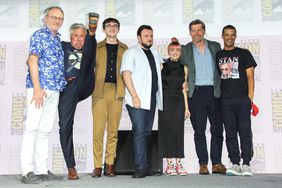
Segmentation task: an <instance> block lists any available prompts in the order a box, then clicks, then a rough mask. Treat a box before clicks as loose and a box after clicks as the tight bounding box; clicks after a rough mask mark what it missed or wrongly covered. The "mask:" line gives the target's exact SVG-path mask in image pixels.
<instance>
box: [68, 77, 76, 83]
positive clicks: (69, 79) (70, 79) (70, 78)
mask: <svg viewBox="0 0 282 188" xmlns="http://www.w3.org/2000/svg"><path fill="white" fill-rule="evenodd" d="M74 79H76V77H75V76H73V77H69V78H67V79H66V80H67V81H68V82H70V81H73V80H74Z"/></svg>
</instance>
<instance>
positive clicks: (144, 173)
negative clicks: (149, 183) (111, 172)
mask: <svg viewBox="0 0 282 188" xmlns="http://www.w3.org/2000/svg"><path fill="white" fill-rule="evenodd" d="M145 177H146V172H140V171H136V172H135V173H134V174H133V176H132V178H145Z"/></svg>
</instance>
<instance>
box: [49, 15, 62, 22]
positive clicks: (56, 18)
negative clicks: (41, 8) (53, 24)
mask: <svg viewBox="0 0 282 188" xmlns="http://www.w3.org/2000/svg"><path fill="white" fill-rule="evenodd" d="M48 17H50V18H51V20H52V21H57V20H58V21H59V22H62V21H64V18H60V17H56V16H48Z"/></svg>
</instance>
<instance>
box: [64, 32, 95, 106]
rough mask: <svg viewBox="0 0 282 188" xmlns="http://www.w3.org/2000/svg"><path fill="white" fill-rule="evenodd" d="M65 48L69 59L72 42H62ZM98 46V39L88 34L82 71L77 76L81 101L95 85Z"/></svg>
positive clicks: (65, 59) (83, 52)
mask: <svg viewBox="0 0 282 188" xmlns="http://www.w3.org/2000/svg"><path fill="white" fill-rule="evenodd" d="M62 47H63V50H64V54H65V55H64V61H65V62H66V61H68V53H69V52H70V51H71V52H73V50H74V48H73V47H72V46H71V43H70V42H65V41H63V42H62ZM96 47H97V41H96V38H95V35H94V36H90V35H89V33H87V35H86V39H85V43H84V46H83V48H82V59H81V66H80V71H79V74H78V78H77V94H78V98H79V101H82V100H84V99H86V98H87V97H89V96H90V95H91V94H92V92H93V90H94V85H95V76H94V67H95V60H96Z"/></svg>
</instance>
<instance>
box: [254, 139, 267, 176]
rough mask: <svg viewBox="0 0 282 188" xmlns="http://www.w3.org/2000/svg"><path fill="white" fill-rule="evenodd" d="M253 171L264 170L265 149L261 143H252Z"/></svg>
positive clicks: (259, 171) (260, 171)
mask: <svg viewBox="0 0 282 188" xmlns="http://www.w3.org/2000/svg"><path fill="white" fill-rule="evenodd" d="M251 163H252V167H253V172H255V173H263V172H265V150H264V144H263V143H255V144H254V145H253V159H252V162H251Z"/></svg>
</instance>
